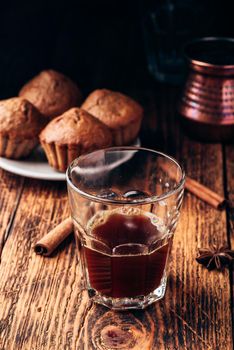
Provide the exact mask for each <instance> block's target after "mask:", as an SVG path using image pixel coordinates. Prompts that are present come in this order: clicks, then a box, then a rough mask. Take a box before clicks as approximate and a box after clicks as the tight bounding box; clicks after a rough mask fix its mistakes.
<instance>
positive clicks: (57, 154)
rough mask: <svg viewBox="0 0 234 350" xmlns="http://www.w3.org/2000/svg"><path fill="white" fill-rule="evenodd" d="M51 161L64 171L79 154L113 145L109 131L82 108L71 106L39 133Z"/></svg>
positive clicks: (52, 164) (54, 166)
mask: <svg viewBox="0 0 234 350" xmlns="http://www.w3.org/2000/svg"><path fill="white" fill-rule="evenodd" d="M40 142H41V145H42V147H43V149H44V151H45V153H46V156H47V159H48V162H49V164H50V165H51V166H52V167H53V168H55V169H57V170H59V171H65V170H66V168H67V167H68V165H69V164H70V163H71V162H72V161H73V160H74V159H75V158H77V157H78V156H79V155H81V154H84V153H88V152H91V151H94V150H96V149H100V148H105V147H109V146H111V145H112V135H111V132H110V130H109V129H108V128H107V126H105V125H104V124H103V123H102V122H100V121H99V120H98V119H96V118H94V117H93V116H92V115H90V114H89V113H88V112H86V111H84V110H82V109H80V108H71V109H70V110H68V111H67V112H65V113H64V114H62V115H61V116H59V117H57V118H55V119H53V120H52V121H50V123H49V124H47V126H46V127H45V128H44V129H43V130H42V132H41V134H40Z"/></svg>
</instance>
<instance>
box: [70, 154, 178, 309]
mask: <svg viewBox="0 0 234 350" xmlns="http://www.w3.org/2000/svg"><path fill="white" fill-rule="evenodd" d="M184 181H185V175H184V171H183V169H182V168H181V166H180V165H179V164H178V163H177V161H176V160H175V159H173V158H172V157H170V156H168V155H166V154H163V153H161V152H156V151H153V150H150V149H145V148H140V147H113V148H108V149H104V150H98V151H95V152H92V153H89V154H87V155H83V156H80V157H79V158H77V159H76V160H74V161H73V162H72V163H71V165H70V166H69V168H68V170H67V183H68V194H69V201H70V206H71V215H72V219H73V222H74V229H75V237H76V243H77V248H78V251H79V257H80V261H81V264H82V268H83V273H84V276H85V283H86V288H87V290H88V293H89V295H90V297H92V298H93V300H94V301H95V302H98V303H100V304H103V305H106V306H108V307H110V308H113V309H117V310H124V309H131V308H145V307H146V306H148V305H149V304H151V303H153V302H155V301H157V300H159V299H161V298H162V297H163V296H164V294H165V290H166V281H167V265H168V257H169V255H170V251H171V246H172V240H173V235H174V232H175V228H176V225H177V221H178V218H179V211H180V207H181V204H182V199H183V191H184Z"/></svg>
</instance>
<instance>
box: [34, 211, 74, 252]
mask: <svg viewBox="0 0 234 350" xmlns="http://www.w3.org/2000/svg"><path fill="white" fill-rule="evenodd" d="M72 231H73V223H72V219H71V218H70V217H69V218H67V219H65V220H64V221H62V222H61V223H60V224H59V225H58V226H56V227H55V228H54V229H53V230H51V231H50V232H49V233H48V234H47V235H45V236H44V237H43V238H42V239H40V241H38V242H37V243H36V244H35V246H34V251H35V252H36V254H39V255H43V256H49V255H50V254H51V253H52V252H53V251H54V250H55V248H57V247H58V245H59V244H60V243H61V242H62V241H64V239H65V238H67V237H68V236H69V235H70V233H71V232H72Z"/></svg>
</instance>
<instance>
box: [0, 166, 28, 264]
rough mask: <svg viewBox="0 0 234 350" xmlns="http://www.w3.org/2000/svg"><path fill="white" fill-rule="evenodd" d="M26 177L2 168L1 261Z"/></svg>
mask: <svg viewBox="0 0 234 350" xmlns="http://www.w3.org/2000/svg"><path fill="white" fill-rule="evenodd" d="M23 182H24V179H23V178H22V177H17V176H15V175H12V174H10V173H8V172H6V171H4V170H2V169H0V190H1V201H0V218H1V220H0V261H1V253H2V250H3V247H4V244H5V241H6V240H7V237H8V235H9V234H10V232H11V227H12V223H13V221H14V216H15V213H16V210H17V207H18V204H19V200H20V196H21V193H22V189H23Z"/></svg>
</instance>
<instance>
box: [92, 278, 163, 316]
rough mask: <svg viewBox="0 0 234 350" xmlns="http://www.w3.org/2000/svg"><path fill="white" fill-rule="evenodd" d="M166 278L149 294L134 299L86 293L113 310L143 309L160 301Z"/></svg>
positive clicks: (94, 292)
mask: <svg viewBox="0 0 234 350" xmlns="http://www.w3.org/2000/svg"><path fill="white" fill-rule="evenodd" d="M166 286H167V277H166V275H164V276H163V278H162V279H161V284H160V285H159V287H158V288H156V289H155V290H154V291H153V292H151V293H150V294H148V295H146V296H143V295H140V296H138V297H134V298H111V297H107V296H104V295H101V294H99V293H98V292H97V291H96V290H95V289H92V288H89V289H88V293H89V296H90V297H91V298H92V300H93V301H94V302H96V303H98V304H102V305H104V306H107V307H108V308H110V309H113V310H129V309H145V308H146V307H147V306H149V305H150V304H152V303H154V302H155V301H158V300H160V299H162V298H163V297H164V295H165V291H166Z"/></svg>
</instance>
